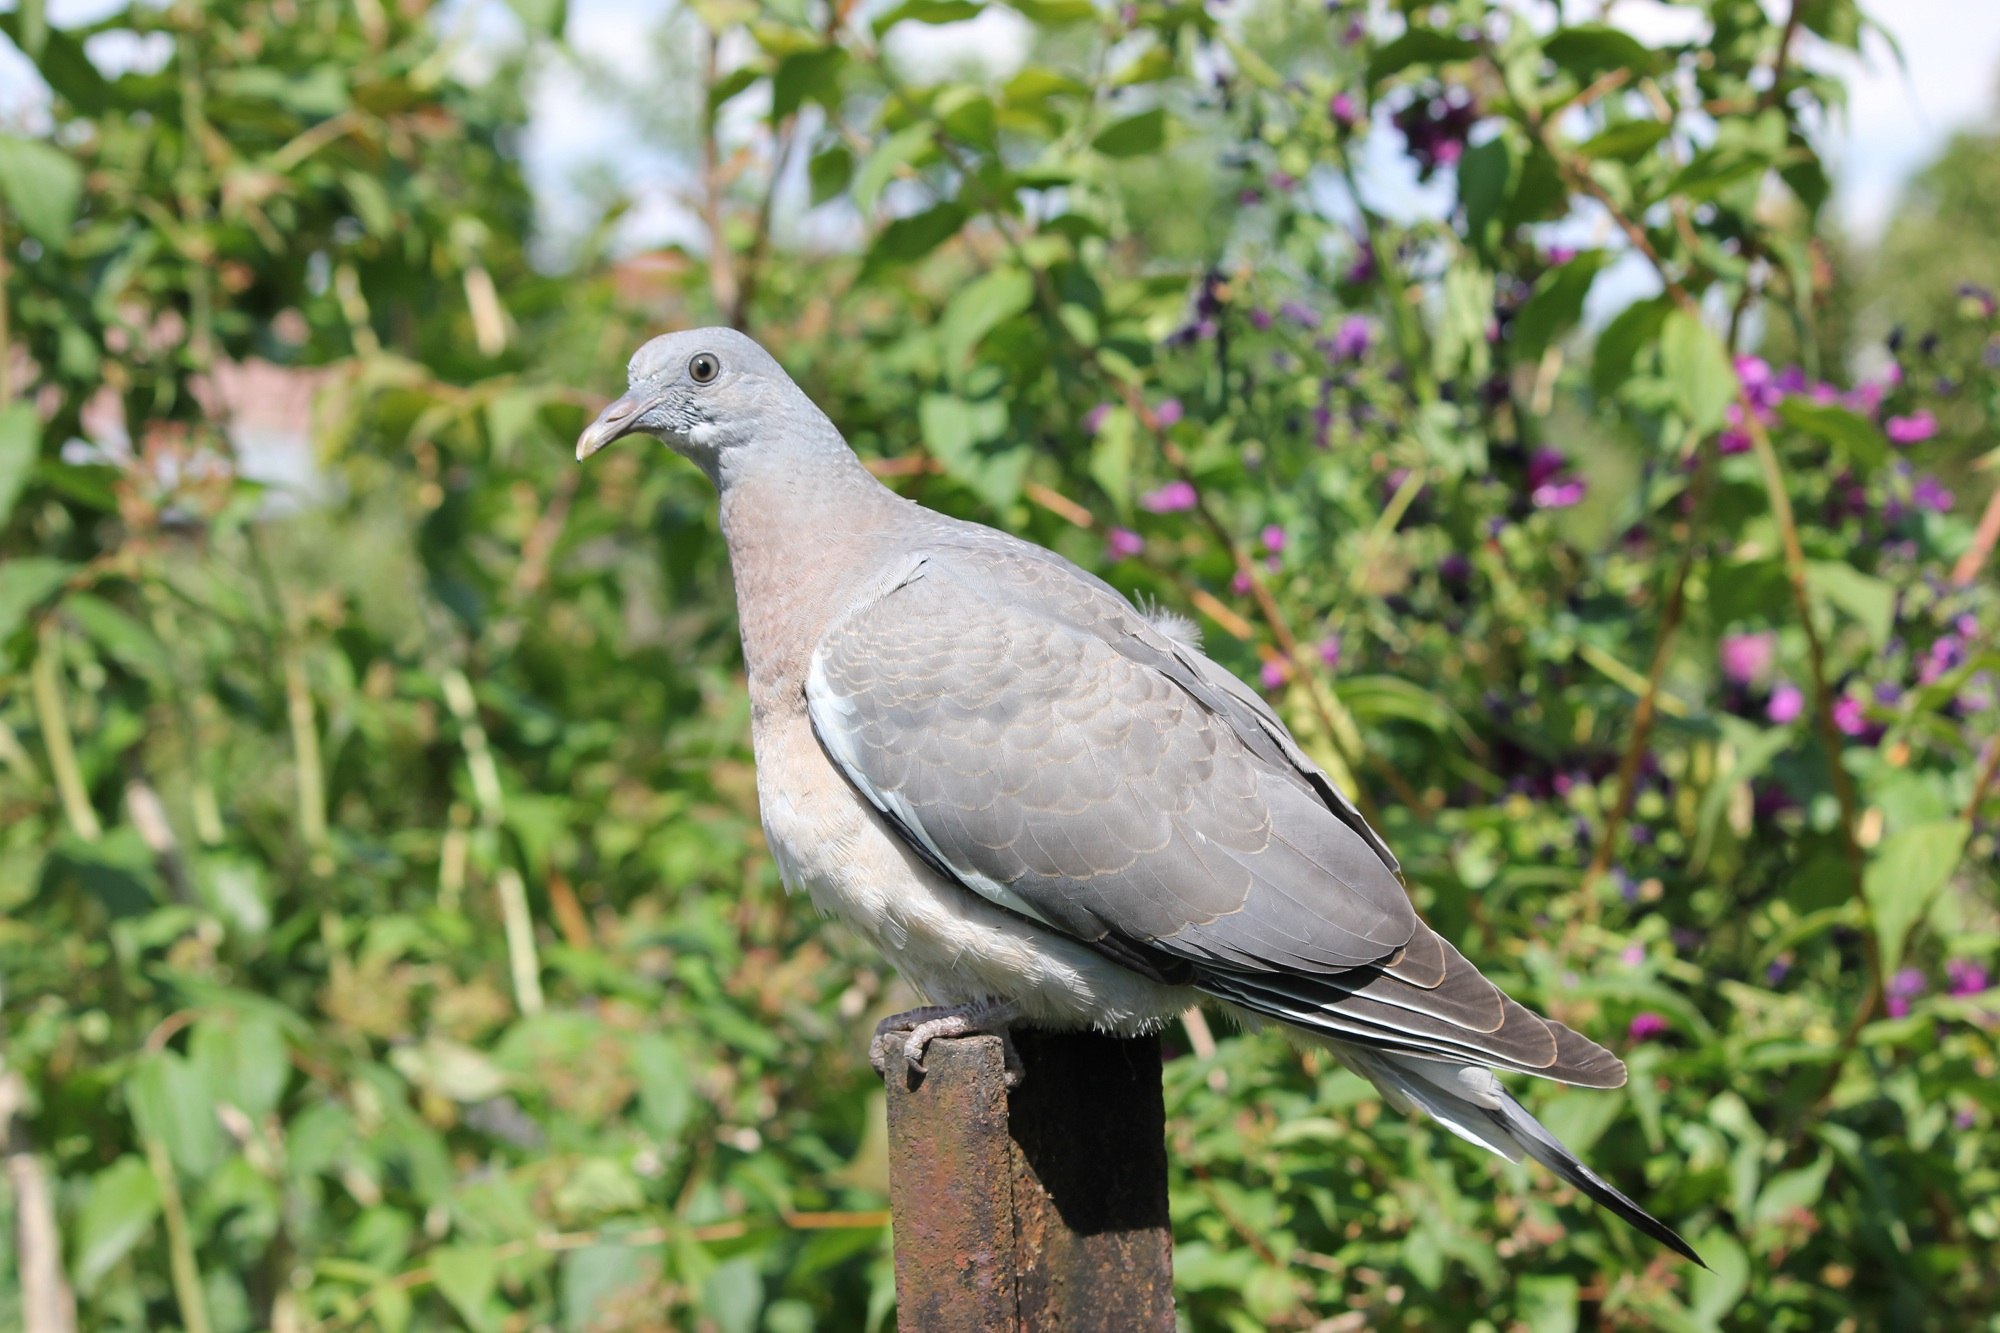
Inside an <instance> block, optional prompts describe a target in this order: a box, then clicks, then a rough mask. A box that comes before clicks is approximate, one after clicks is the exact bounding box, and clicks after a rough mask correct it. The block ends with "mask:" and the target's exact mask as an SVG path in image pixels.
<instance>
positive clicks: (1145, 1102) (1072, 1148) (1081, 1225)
mask: <svg viewBox="0 0 2000 1333" xmlns="http://www.w3.org/2000/svg"><path fill="white" fill-rule="evenodd" d="M1014 1040H1015V1045H1016V1046H1017V1048H1018V1049H1019V1050H1020V1053H1021V1062H1022V1064H1023V1065H1024V1066H1025V1067H1026V1070H1027V1076H1026V1077H1025V1078H1024V1079H1023V1080H1022V1082H1021V1085H1020V1086H1019V1087H1018V1088H1015V1089H1014V1090H1013V1091H1012V1092H1010V1093H1009V1094H1008V1097H1007V1106H1008V1124H1009V1129H1010V1132H1011V1133H1012V1135H1013V1138H1014V1142H1015V1143H1016V1145H1018V1146H1019V1148H1020V1150H1021V1155H1022V1156H1023V1157H1024V1158H1026V1159H1027V1163H1028V1166H1029V1169H1030V1170H1032V1171H1033V1172H1034V1175H1035V1178H1036V1180H1037V1181H1039V1182H1040V1184H1041V1186H1042V1188H1043V1189H1044V1190H1045V1191H1046V1192H1047V1193H1048V1196H1049V1202H1050V1204H1051V1205H1052V1206H1053V1207H1054V1208H1055V1210H1056V1214H1057V1216H1059V1217H1060V1218H1061V1219H1062V1221H1063V1225H1064V1226H1066V1227H1068V1228H1069V1229H1070V1230H1071V1231H1074V1232H1075V1233H1076V1234H1077V1235H1079V1236H1094V1235H1101V1234H1104V1233H1107V1232H1121V1231H1148V1230H1154V1229H1163V1228H1165V1227H1166V1226H1167V1223H1168V1212H1167V1141H1166V1107H1165V1103H1164V1100H1163V1098H1162V1096H1161V1092H1160V1043H1159V1039H1158V1038H1157V1037H1138V1038H1120V1037H1106V1036H1101V1035H1099V1034H1097V1033H1089V1032H1030V1031H1025V1030H1020V1029H1017V1030H1016V1031H1015V1033H1014Z"/></svg>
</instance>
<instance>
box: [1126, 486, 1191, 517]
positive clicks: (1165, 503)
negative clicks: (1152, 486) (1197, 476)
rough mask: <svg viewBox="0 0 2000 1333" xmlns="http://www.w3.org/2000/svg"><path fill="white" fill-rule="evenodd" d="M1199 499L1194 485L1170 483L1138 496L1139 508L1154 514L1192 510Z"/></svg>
mask: <svg viewBox="0 0 2000 1333" xmlns="http://www.w3.org/2000/svg"><path fill="white" fill-rule="evenodd" d="M1199 499H1200V497H1199V496H1197V495H1196V494H1195V489H1194V483H1192V482H1188V481H1170V482H1168V483H1167V484H1166V485H1164V486H1162V487H1160V489H1158V490H1157V491H1148V492H1147V493H1146V494H1145V495H1142V496H1140V497H1139V508H1141V509H1144V510H1146V511H1148V512H1149V513H1154V514H1180V513H1185V512H1186V511H1188V510H1190V509H1192V508H1194V507H1195V505H1196V503H1198V501H1199Z"/></svg>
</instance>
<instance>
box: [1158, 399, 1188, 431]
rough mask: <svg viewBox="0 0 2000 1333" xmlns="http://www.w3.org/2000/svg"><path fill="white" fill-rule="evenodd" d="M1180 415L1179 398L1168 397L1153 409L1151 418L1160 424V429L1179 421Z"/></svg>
mask: <svg viewBox="0 0 2000 1333" xmlns="http://www.w3.org/2000/svg"><path fill="white" fill-rule="evenodd" d="M1181 415H1182V414H1181V400H1180V399H1178V398H1169V399H1167V401H1166V402H1164V403H1161V404H1160V405H1159V406H1158V407H1156V408H1154V409H1153V420H1154V421H1156V422H1158V423H1159V424H1160V428H1161V429H1162V430H1164V429H1166V428H1167V427H1168V426H1171V425H1173V424H1174V423H1175V422H1176V421H1179V420H1180V419H1181Z"/></svg>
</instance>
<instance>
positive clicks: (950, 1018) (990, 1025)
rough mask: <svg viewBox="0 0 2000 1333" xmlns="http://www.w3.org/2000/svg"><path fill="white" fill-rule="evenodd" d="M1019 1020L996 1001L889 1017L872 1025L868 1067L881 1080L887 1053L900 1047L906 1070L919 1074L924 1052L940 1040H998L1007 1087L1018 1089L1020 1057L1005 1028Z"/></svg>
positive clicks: (1012, 1010) (943, 1006)
mask: <svg viewBox="0 0 2000 1333" xmlns="http://www.w3.org/2000/svg"><path fill="white" fill-rule="evenodd" d="M1020 1016H1021V1011H1020V1010H1019V1009H1017V1008H1015V1007H1014V1006H1013V1005H1011V1004H1008V1003H1006V1002H1005V1001H1000V1000H986V1001H982V1002H978V1003H974V1004H933V1005H925V1006H924V1007H923V1008H921V1009H911V1010H909V1011H907V1012H905V1013H900V1014H891V1015H889V1017H887V1018H885V1019H883V1020H882V1021H881V1022H880V1023H877V1024H876V1025H875V1039H874V1040H873V1041H871V1042H870V1043H869V1044H868V1063H869V1064H871V1065H873V1066H874V1067H875V1072H876V1073H878V1074H881V1075H883V1076H884V1077H885V1078H886V1077H887V1076H888V1072H889V1053H890V1052H891V1051H893V1050H895V1049H896V1047H897V1045H898V1044H900V1045H901V1046H902V1048H903V1059H904V1060H906V1061H908V1062H909V1066H910V1068H912V1069H914V1070H916V1071H917V1072H918V1073H922V1072H923V1068H924V1051H925V1049H926V1048H927V1047H929V1046H930V1044H931V1043H932V1042H934V1041H936V1040H937V1039H938V1038H940V1037H970V1036H975V1035H979V1034H986V1035H990V1036H995V1037H998V1038H999V1039H1000V1057H1001V1059H1002V1060H1003V1061H1004V1062H1005V1065H1006V1070H1007V1075H1006V1077H1007V1086H1008V1087H1010V1088H1015V1087H1019V1086H1020V1083H1021V1077H1022V1074H1023V1073H1024V1072H1025V1071H1024V1070H1023V1068H1022V1065H1021V1054H1020V1052H1019V1051H1016V1050H1015V1049H1014V1039H1013V1037H1012V1036H1011V1035H1009V1033H1008V1030H1007V1029H1008V1027H1009V1026H1010V1025H1011V1024H1013V1023H1014V1022H1015V1021H1016V1020H1017V1019H1019V1018H1020Z"/></svg>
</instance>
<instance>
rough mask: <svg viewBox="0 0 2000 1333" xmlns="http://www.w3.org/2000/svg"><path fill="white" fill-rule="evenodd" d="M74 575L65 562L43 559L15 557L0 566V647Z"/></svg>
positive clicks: (42, 557) (28, 556)
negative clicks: (37, 608) (31, 613)
mask: <svg viewBox="0 0 2000 1333" xmlns="http://www.w3.org/2000/svg"><path fill="white" fill-rule="evenodd" d="M75 572H76V566H75V565H72V564H70V563H69V562H68V561H67V560H57V559H55V558H54V557H53V556H46V555H23V556H15V557H12V558H11V559H9V560H7V561H6V562H5V563H0V644H4V643H5V642H7V640H8V639H10V638H12V637H13V635H14V631H15V630H17V629H19V628H20V627H21V623H22V622H23V621H25V620H26V619H27V618H28V615H29V613H30V612H32V611H34V610H35V608H36V607H38V606H40V605H41V604H42V603H43V602H45V601H47V600H48V599H49V597H50V596H51V595H53V594H54V593H55V591H56V589H58V588H60V587H62V586H63V584H64V583H66V582H68V581H69V577H70V575H71V574H73V573H75Z"/></svg>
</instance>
